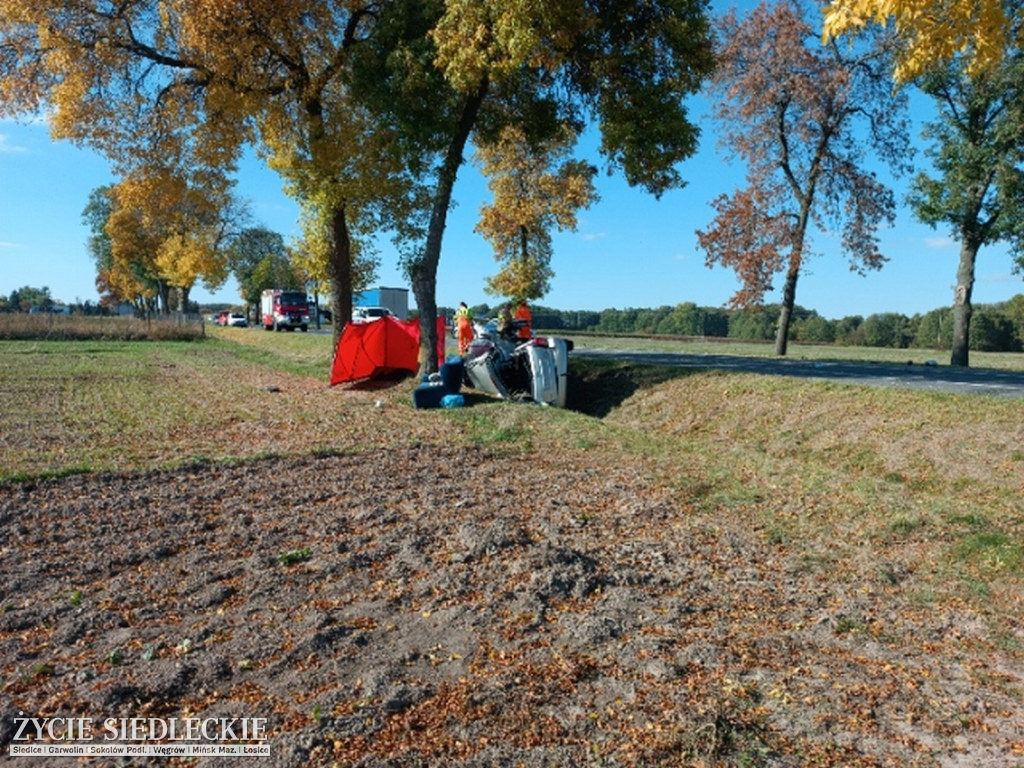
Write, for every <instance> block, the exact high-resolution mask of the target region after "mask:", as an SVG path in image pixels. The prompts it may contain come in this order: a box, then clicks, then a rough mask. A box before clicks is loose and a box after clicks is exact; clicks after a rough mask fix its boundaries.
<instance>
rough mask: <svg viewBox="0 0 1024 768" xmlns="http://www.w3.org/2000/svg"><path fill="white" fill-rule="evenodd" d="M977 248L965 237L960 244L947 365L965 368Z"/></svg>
mask: <svg viewBox="0 0 1024 768" xmlns="http://www.w3.org/2000/svg"><path fill="white" fill-rule="evenodd" d="M977 258H978V246H977V245H975V244H974V243H973V242H972V240H971V238H969V237H965V238H964V239H963V240H962V241H961V244H960V265H959V267H957V270H956V289H955V290H954V292H953V349H952V352H951V353H950V357H949V364H950V365H957V366H963V367H967V366H968V364H969V361H968V358H969V351H968V350H969V346H970V337H971V311H972V309H971V294H972V293H973V292H974V264H975V262H976V261H977Z"/></svg>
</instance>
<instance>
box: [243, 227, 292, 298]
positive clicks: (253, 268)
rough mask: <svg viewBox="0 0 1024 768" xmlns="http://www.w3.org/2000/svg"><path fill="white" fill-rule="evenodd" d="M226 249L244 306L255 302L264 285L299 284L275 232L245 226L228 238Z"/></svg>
mask: <svg viewBox="0 0 1024 768" xmlns="http://www.w3.org/2000/svg"><path fill="white" fill-rule="evenodd" d="M226 251H227V261H228V267H229V268H230V270H231V273H232V274H233V275H234V277H235V281H236V282H237V283H238V292H239V295H240V297H241V299H242V301H244V302H245V303H246V304H247V305H248V306H258V305H259V303H260V296H261V295H262V293H263V291H264V289H266V288H289V289H301V288H302V281H301V279H300V278H299V276H298V275H297V274H296V272H295V269H294V268H293V267H292V265H291V262H290V260H289V253H288V249H287V247H286V246H285V243H284V238H283V237H282V236H281V235H280V234H279V233H277V232H273V231H271V230H269V229H265V228H263V227H249V228H247V229H244V230H242V231H241V232H240V233H238V235H237V236H236V237H234V238H232V240H231V242H230V243H229V244H228V246H227V248H226Z"/></svg>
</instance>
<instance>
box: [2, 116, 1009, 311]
mask: <svg viewBox="0 0 1024 768" xmlns="http://www.w3.org/2000/svg"><path fill="white" fill-rule="evenodd" d="M927 108H928V105H927V103H925V104H924V109H925V110H926V111H927ZM920 109H921V103H920V102H918V110H919V113H918V114H919V115H920ZM706 111H707V110H706V106H705V105H704V104H703V102H702V101H701V100H700V99H697V100H695V101H694V103H693V105H692V107H691V113H692V116H693V117H694V119H697V120H699V121H700V123H701V125H702V126H703V128H702V130H703V133H702V141H701V148H700V151H699V153H698V154H697V155H696V156H695V157H694V158H692V159H690V160H689V161H687V162H686V163H684V164H683V165H682V166H681V172H682V174H683V177H684V178H685V179H687V181H688V185H687V186H686V188H685V189H682V190H678V191H673V192H670V193H668V194H666V195H664V196H663V197H662V199H661V200H655V199H654V198H653V197H651V196H649V195H647V194H645V193H643V192H642V191H640V190H635V189H631V188H629V187H628V185H626V184H625V182H624V181H623V180H622V178H621V177H620V176H607V175H604V174H603V173H602V174H601V175H600V176H599V177H598V179H597V187H598V191H599V193H600V195H601V200H600V202H599V203H597V204H596V205H594V206H593V207H591V208H590V209H588V210H586V211H582V212H581V213H580V216H579V227H578V229H577V231H575V232H571V233H558V234H556V235H555V239H554V246H555V255H554V260H553V263H552V266H553V269H554V272H555V277H554V279H553V280H552V282H551V291H550V292H549V293H548V295H547V296H545V297H544V298H543V299H541V300H539V301H538V303H540V304H543V305H545V306H551V307H556V308H559V309H564V310H578V309H588V310H601V309H605V308H609V307H615V308H618V309H624V308H627V307H658V306H662V305H670V306H671V305H675V304H679V303H682V302H694V303H696V304H698V305H700V306H722V305H723V304H725V303H726V302H727V301H728V300H729V298H730V296H731V295H732V294H733V292H734V291H735V290H736V288H737V282H736V280H735V277H734V276H733V274H732V272H730V271H727V270H724V269H721V268H716V269H708V268H707V267H706V266H705V265H704V256H703V254H702V253H701V252H700V251H699V250H698V248H697V238H696V235H695V230H697V229H703V228H707V227H708V225H709V223H710V221H711V218H712V215H713V214H712V209H711V207H710V201H711V200H712V199H714V197H715V196H717V195H718V194H720V193H723V192H726V193H729V192H732V191H733V189H735V188H736V187H737V186H738V185H740V184H742V182H743V169H742V167H740V166H737V165H731V164H729V163H728V162H727V161H726V160H725V159H724V158H723V156H722V155H721V154H719V153H718V152H717V151H716V146H715V136H714V126H713V124H712V123H711V122H710V121H709V120H708V119H707V115H706ZM920 125H921V120H920V119H919V120H918V121H917V123H916V127H915V135H918V134H919V129H920ZM589 159H590V160H591V161H592V162H595V164H598V165H600V160H599V158H598V157H596V155H591V156H590V157H589ZM917 161H918V163H919V164H921V163H923V162H924V158H923V157H922V156H921V155H920V154H919V155H918V158H917ZM883 178H884V177H883ZM112 180H113V179H112V176H111V174H110V171H109V168H108V166H107V164H106V162H105V161H104V160H103V159H102V158H100V157H98V156H97V155H95V154H93V153H91V152H89V151H87V150H82V149H78V148H76V147H74V146H72V145H70V144H68V143H66V142H60V143H55V142H53V141H51V140H50V138H49V134H48V130H47V128H46V126H45V125H42V124H38V123H34V124H23V123H14V122H7V121H0V294H2V295H8V294H9V293H10V292H11V291H12V290H15V289H17V288H20V287H22V286H25V285H30V286H33V287H42V286H47V287H49V289H50V293H51V295H52V296H53V297H54V299H56V300H58V301H64V302H74V301H78V300H82V301H85V300H92V301H96V300H97V299H98V295H97V293H96V290H95V284H94V282H95V268H94V264H93V262H92V260H91V259H90V257H89V255H88V253H87V252H86V249H85V241H86V238H87V236H88V231H87V229H86V228H85V227H84V225H83V224H82V221H81V213H82V210H83V208H84V207H85V205H86V203H87V201H88V196H89V193H90V192H91V191H92V190H93V189H94V188H96V187H98V186H100V185H102V184H105V183H109V182H110V181H112ZM890 183H892V180H890ZM894 188H895V189H896V190H897V194H898V197H899V198H900V199H901V200H902V198H903V197H904V195H905V191H906V182H905V181H904V182H901V183H894ZM236 191H237V194H238V195H239V196H240V197H241V198H243V199H245V200H247V201H248V202H249V205H250V208H251V211H252V214H253V217H254V219H255V221H256V222H257V223H259V224H260V225H262V226H266V227H268V228H270V229H273V230H275V231H278V232H280V233H281V234H283V235H284V236H285V238H286V239H287V238H290V237H291V236H293V235H294V234H296V232H297V208H296V206H295V205H294V203H292V202H291V201H290V200H289V199H288V198H287V197H286V196H285V195H284V194H283V193H282V192H281V182H280V180H279V179H278V178H277V177H276V176H275V175H274V174H273V173H272V172H270V171H268V170H266V169H265V168H264V167H262V165H261V164H260V163H259V161H257V160H255V159H250V160H247V161H246V162H245V163H243V166H242V168H241V171H240V173H239V178H238V186H237V189H236ZM487 199H488V192H487V188H486V184H485V182H484V181H483V180H482V179H481V178H480V176H479V174H477V173H476V171H475V169H474V168H473V166H472V165H471V164H468V163H467V164H466V165H465V166H463V169H462V171H461V173H460V178H459V182H458V185H457V187H456V190H455V200H456V203H457V205H456V207H455V208H454V210H453V211H452V212H451V215H450V216H449V220H448V227H447V229H446V232H445V240H444V246H443V250H442V256H441V264H440V267H439V270H438V288H437V301H438V304H440V305H442V306H455V305H457V304H458V303H459V302H460V301H465V302H467V303H468V304H470V305H471V306H472V305H474V304H479V303H488V304H492V305H493V304H495V303H497V301H498V299H497V298H495V297H492V296H489V295H488V294H486V293H485V292H484V281H485V279H486V278H487V276H489V275H492V274H493V273H494V272H495V270H496V265H495V262H494V259H493V254H492V252H491V250H490V247H489V246H488V244H487V243H486V241H484V240H483V239H482V238H480V237H479V236H478V235H475V234H474V233H473V227H474V225H475V223H476V219H477V216H478V213H479V207H480V205H481V203H483V202H485V201H486V200H487ZM812 238H813V239H812V243H811V247H812V249H813V250H814V252H815V253H816V254H818V255H816V256H814V257H813V258H812V259H811V260H810V261H809V263H808V266H807V269H806V272H805V273H804V274H803V276H802V277H801V279H800V283H799V285H798V287H797V303H798V304H799V305H801V306H803V307H807V308H809V309H814V310H817V311H818V312H819V313H820V314H822V315H824V316H825V317H827V318H832V319H837V318H841V317H845V316H847V315H863V316H867V315H870V314H873V313H877V312H900V313H903V314H906V315H913V314H915V313H923V312H927V311H929V310H931V309H935V308H937V307H940V306H947V305H949V304H951V302H952V294H953V285H954V282H955V273H956V267H957V261H958V245H957V243H955V242H954V241H952V240H951V239H950V238H949V237H948V236H947V232H945V231H942V230H932V229H931V228H929V227H925V226H922V225H920V224H918V223H916V222H915V221H914V220H913V218H912V216H911V214H910V212H909V211H908V210H907V209H906V208H905V207H901V209H900V212H899V216H898V221H897V224H896V226H895V227H894V228H892V229H889V230H886V231H884V232H883V233H882V234H881V241H882V251H883V253H885V254H886V255H887V256H888V257H889V258H890V261H889V262H888V263H887V264H886V265H885V266H884V267H883V268H882V270H881V271H878V272H871V273H870V274H869V275H867V276H866V277H861V276H859V275H857V274H856V273H853V272H851V271H850V270H849V265H848V262H847V261H846V260H845V259H844V258H843V257H842V255H841V254H840V253H839V251H838V247H837V245H836V243H835V242H834V241H833V240H832V239H831V238H829V237H827V236H823V235H822V234H820V233H818V232H817V231H815V232H813V233H812ZM380 246H381V248H380V250H381V267H380V271H379V276H378V280H377V282H376V285H382V286H389V287H401V286H407V285H408V282H407V281H406V279H405V278H404V276H403V275H402V274H401V272H400V270H399V267H398V264H397V257H396V254H395V252H394V250H393V249H392V247H391V245H390V243H389V242H387V241H386V240H385V241H383V242H381V244H380ZM779 282H780V283H781V281H779ZM1017 293H1024V282H1022V279H1021V276H1020V275H1014V274H1012V272H1011V262H1010V257H1009V256H1008V254H1007V250H1006V248H1005V247H1002V246H993V247H989V248H985V249H983V250H982V251H981V253H980V256H979V260H978V265H977V270H976V283H975V291H974V301H975V303H979V304H982V303H993V302H998V301H1005V300H1006V299H1009V298H1010V297H1012V296H1014V295H1015V294H1017ZM192 297H193V298H194V299H195V300H197V301H200V302H201V303H202V302H211V301H216V302H228V303H237V302H238V301H239V297H238V291H237V286H236V285H235V284H234V282H233V281H230V280H229V281H228V283H226V284H225V285H224V286H222V287H221V288H219V289H218V290H216V291H213V292H211V291H208V290H205V289H204V288H203V287H202V286H197V287H196V289H195V290H194V291H193V294H192ZM778 298H779V297H778V295H777V294H769V295H768V297H767V300H768V301H777V300H778Z"/></svg>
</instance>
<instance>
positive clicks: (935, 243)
mask: <svg viewBox="0 0 1024 768" xmlns="http://www.w3.org/2000/svg"><path fill="white" fill-rule="evenodd" d="M924 244H925V245H926V246H928V247H929V248H933V249H936V250H939V249H942V250H944V249H947V248H953V247H955V246H956V241H955V240H953V238H951V237H926V238H925V239H924Z"/></svg>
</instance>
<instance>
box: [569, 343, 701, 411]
mask: <svg viewBox="0 0 1024 768" xmlns="http://www.w3.org/2000/svg"><path fill="white" fill-rule="evenodd" d="M698 372H699V369H696V368H680V367H673V366H664V365H637V364H635V363H628V362H617V361H606V360H584V359H580V358H575V359H572V360H571V361H570V364H569V393H568V399H567V402H566V407H567V408H568V409H570V410H573V411H578V412H579V413H585V414H586V415H588V416H595V417H597V418H604V417H605V416H607V415H608V414H609V413H611V412H612V411H613V410H614V409H615V408H617V407H618V406H620V405H622V403H623V402H624V401H625V400H626V399H628V398H629V397H630V396H632V395H633V394H635V393H636V392H637V391H639V390H642V389H647V388H650V387H653V386H656V385H658V384H661V383H663V382H666V381H671V380H673V379H679V378H683V377H686V376H691V375H693V374H694V373H698Z"/></svg>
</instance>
